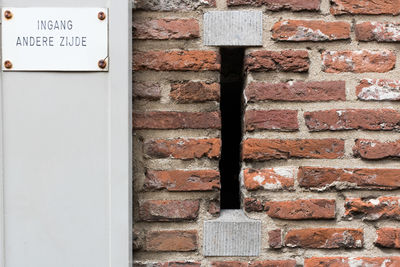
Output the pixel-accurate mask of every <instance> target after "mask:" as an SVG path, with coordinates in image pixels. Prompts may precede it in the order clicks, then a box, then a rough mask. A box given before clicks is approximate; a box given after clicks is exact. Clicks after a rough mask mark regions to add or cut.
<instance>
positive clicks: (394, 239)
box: [375, 228, 400, 248]
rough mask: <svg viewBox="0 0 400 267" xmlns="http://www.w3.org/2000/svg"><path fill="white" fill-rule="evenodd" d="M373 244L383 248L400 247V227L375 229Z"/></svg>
mask: <svg viewBox="0 0 400 267" xmlns="http://www.w3.org/2000/svg"><path fill="white" fill-rule="evenodd" d="M376 234H377V236H378V238H377V239H376V241H375V245H376V246H378V247H383V248H400V228H381V229H379V230H377V231H376Z"/></svg>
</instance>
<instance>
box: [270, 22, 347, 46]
mask: <svg viewBox="0 0 400 267" xmlns="http://www.w3.org/2000/svg"><path fill="white" fill-rule="evenodd" d="M272 39H274V40H278V41H295V42H299V41H300V42H303V41H313V42H320V41H335V40H346V39H350V24H349V23H348V22H344V21H335V22H327V21H323V20H282V21H279V22H277V23H275V25H274V26H273V27H272Z"/></svg>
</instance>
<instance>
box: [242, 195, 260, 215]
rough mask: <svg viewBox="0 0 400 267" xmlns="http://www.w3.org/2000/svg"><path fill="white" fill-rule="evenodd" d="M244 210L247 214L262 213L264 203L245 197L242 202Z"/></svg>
mask: <svg viewBox="0 0 400 267" xmlns="http://www.w3.org/2000/svg"><path fill="white" fill-rule="evenodd" d="M243 204H244V209H245V210H246V211H247V212H261V211H264V202H263V201H261V200H260V199H256V198H252V197H246V198H245V199H244V200H243Z"/></svg>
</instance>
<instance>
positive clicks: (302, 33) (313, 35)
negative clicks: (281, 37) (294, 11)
mask: <svg viewBox="0 0 400 267" xmlns="http://www.w3.org/2000/svg"><path fill="white" fill-rule="evenodd" d="M333 37H334V36H333ZM330 39H331V37H329V36H328V35H326V34H324V33H323V32H321V31H320V30H319V29H318V30H313V29H311V28H307V27H303V26H299V27H297V32H296V34H295V35H293V36H290V37H289V38H288V40H289V41H303V40H308V41H317V42H318V41H326V40H330Z"/></svg>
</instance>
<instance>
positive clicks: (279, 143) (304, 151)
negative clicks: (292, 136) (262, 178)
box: [243, 139, 344, 161]
mask: <svg viewBox="0 0 400 267" xmlns="http://www.w3.org/2000/svg"><path fill="white" fill-rule="evenodd" d="M343 155H344V141H343V140H339V139H298V140H281V139H247V140H245V141H244V143H243V159H244V160H255V161H263V160H272V159H289V158H307V159H337V158H341V157H343Z"/></svg>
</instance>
